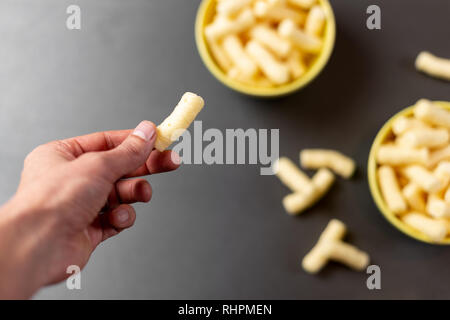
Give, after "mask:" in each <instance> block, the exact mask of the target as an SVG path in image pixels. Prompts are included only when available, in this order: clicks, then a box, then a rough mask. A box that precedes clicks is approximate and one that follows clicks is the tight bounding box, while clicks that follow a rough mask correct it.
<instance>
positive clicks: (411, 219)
mask: <svg viewBox="0 0 450 320" xmlns="http://www.w3.org/2000/svg"><path fill="white" fill-rule="evenodd" d="M402 220H403V221H404V222H405V223H406V224H407V225H409V226H411V227H412V228H414V229H416V230H419V231H420V232H422V233H423V234H425V235H426V236H428V237H429V238H430V239H431V240H432V241H435V242H440V241H442V240H443V239H444V238H445V236H446V235H447V226H446V223H445V222H444V221H439V220H436V219H431V218H428V217H427V216H425V215H423V214H420V213H417V212H411V213H408V214H406V215H405V216H403V217H402Z"/></svg>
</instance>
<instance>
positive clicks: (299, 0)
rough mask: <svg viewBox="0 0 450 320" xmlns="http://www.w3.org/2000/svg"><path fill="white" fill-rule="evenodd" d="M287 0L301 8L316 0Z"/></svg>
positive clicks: (311, 4)
mask: <svg viewBox="0 0 450 320" xmlns="http://www.w3.org/2000/svg"><path fill="white" fill-rule="evenodd" d="M288 2H289V3H290V4H292V5H294V6H298V7H300V8H302V9H309V8H311V7H312V6H313V5H314V4H315V3H316V0H288Z"/></svg>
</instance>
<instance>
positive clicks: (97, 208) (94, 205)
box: [0, 121, 181, 298]
mask: <svg viewBox="0 0 450 320" xmlns="http://www.w3.org/2000/svg"><path fill="white" fill-rule="evenodd" d="M155 140H156V128H155V125H154V124H153V123H151V122H149V121H143V122H142V123H141V124H140V125H139V126H138V127H137V128H136V129H135V130H134V131H132V130H123V131H110V132H101V133H94V134H91V135H87V136H82V137H76V138H72V139H67V140H62V141H54V142H50V143H48V144H45V145H42V146H39V147H37V148H36V149H35V150H33V151H32V152H31V153H30V154H29V155H28V156H27V158H26V160H25V164H24V170H23V173H22V178H21V182H20V185H19V188H18V190H17V193H16V194H15V195H14V197H13V198H12V199H11V200H10V201H9V202H8V203H7V204H6V205H5V206H4V207H3V208H1V209H0V297H19V298H27V297H29V296H31V295H32V294H33V293H34V292H35V291H36V290H37V289H38V288H40V287H41V286H44V285H47V284H51V283H55V282H59V281H62V280H63V279H65V278H66V277H67V276H68V275H67V274H66V268H67V267H68V266H70V265H77V266H79V267H80V268H83V267H84V266H85V265H86V263H87V261H88V260H89V257H90V255H91V253H92V252H93V250H94V249H95V248H96V247H97V246H98V245H99V244H100V243H101V242H102V241H105V240H106V239H108V238H110V237H112V236H115V235H117V234H118V233H119V232H121V231H122V230H124V229H126V228H129V227H131V226H132V225H133V224H134V221H135V219H136V213H135V211H134V209H133V207H132V206H131V205H130V204H132V203H135V202H148V201H150V198H151V194H152V189H151V187H150V184H149V183H148V182H147V181H146V180H145V179H141V178H137V177H140V176H145V175H148V174H154V173H160V172H166V171H171V170H174V169H176V168H178V166H179V165H180V162H181V161H180V158H179V156H178V155H177V154H176V153H174V152H171V151H164V152H162V153H161V152H159V151H157V150H153V146H154V143H155ZM124 178H130V179H124Z"/></svg>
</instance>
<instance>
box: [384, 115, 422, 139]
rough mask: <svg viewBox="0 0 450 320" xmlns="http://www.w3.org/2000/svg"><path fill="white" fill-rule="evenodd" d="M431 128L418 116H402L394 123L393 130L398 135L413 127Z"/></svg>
mask: <svg viewBox="0 0 450 320" xmlns="http://www.w3.org/2000/svg"><path fill="white" fill-rule="evenodd" d="M423 128H430V127H429V126H428V125H427V124H426V123H425V122H423V121H420V120H418V119H416V118H412V117H405V116H401V117H398V118H397V119H396V120H395V121H394V122H393V123H392V132H394V133H395V134H396V135H397V136H399V135H401V134H403V133H405V132H406V131H408V130H412V129H423Z"/></svg>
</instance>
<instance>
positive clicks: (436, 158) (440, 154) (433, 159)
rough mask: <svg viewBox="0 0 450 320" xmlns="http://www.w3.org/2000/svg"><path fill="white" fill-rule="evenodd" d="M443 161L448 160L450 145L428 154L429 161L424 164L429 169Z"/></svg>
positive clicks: (449, 158) (449, 157)
mask: <svg viewBox="0 0 450 320" xmlns="http://www.w3.org/2000/svg"><path fill="white" fill-rule="evenodd" d="M443 160H450V145H449V146H446V147H443V148H441V149H438V150H434V151H432V152H431V153H430V156H429V159H428V161H427V162H426V163H427V166H428V167H429V168H431V167H434V166H435V165H437V164H438V163H439V162H441V161H443Z"/></svg>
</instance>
